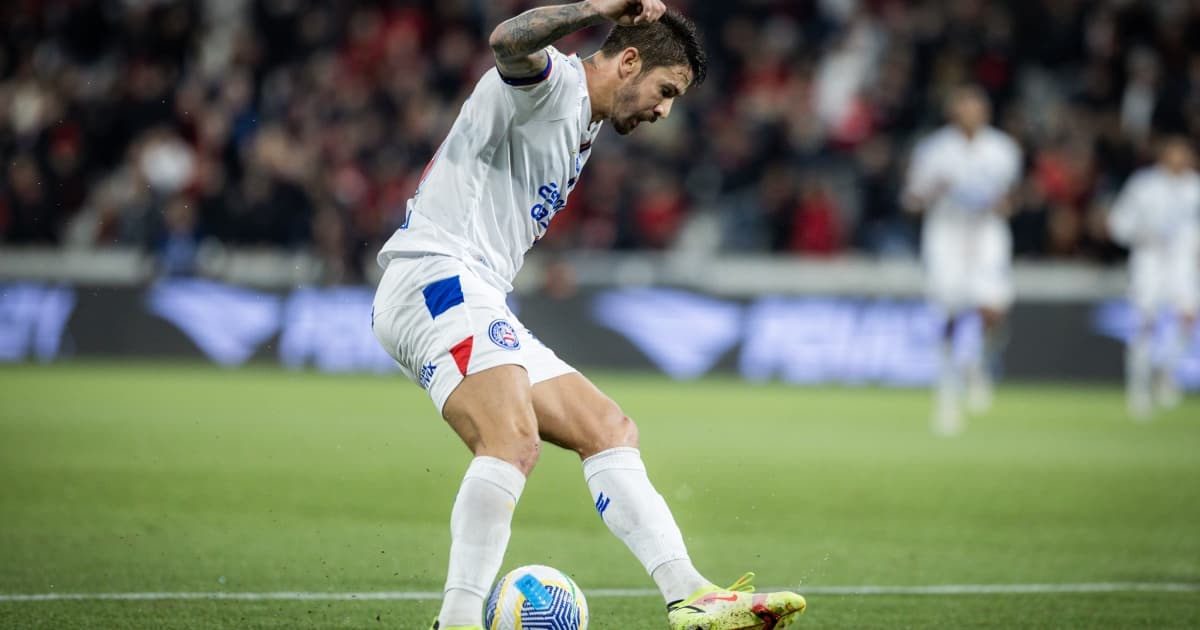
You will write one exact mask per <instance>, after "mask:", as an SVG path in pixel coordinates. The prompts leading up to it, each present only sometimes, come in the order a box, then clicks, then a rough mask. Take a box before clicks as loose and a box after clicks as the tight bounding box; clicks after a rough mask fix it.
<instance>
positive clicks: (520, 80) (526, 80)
mask: <svg viewBox="0 0 1200 630" xmlns="http://www.w3.org/2000/svg"><path fill="white" fill-rule="evenodd" d="M553 67H554V59H553V58H552V57H551V56H550V53H546V69H545V70H542V71H541V73H539V74H537V75H534V76H532V77H515V78H509V77H506V76H504V75H503V74H502V75H500V80H501V81H504V82H505V83H507V84H509V85H511V86H514V87H524V86H526V85H533V84H535V83H541V82H542V81H545V80H546V77H548V76H550V70H551V68H553Z"/></svg>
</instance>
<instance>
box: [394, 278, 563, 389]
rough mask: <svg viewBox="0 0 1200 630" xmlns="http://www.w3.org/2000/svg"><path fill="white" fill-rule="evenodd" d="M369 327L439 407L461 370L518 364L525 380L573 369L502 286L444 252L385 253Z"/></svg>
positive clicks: (537, 380)
mask: <svg viewBox="0 0 1200 630" xmlns="http://www.w3.org/2000/svg"><path fill="white" fill-rule="evenodd" d="M371 328H372V329H373V330H374V331H375V337H376V338H377V339H379V343H381V344H383V347H384V349H385V350H387V352H388V354H390V355H391V356H392V358H393V359H395V360H396V363H397V364H398V365H399V366H400V370H401V371H402V372H403V373H404V374H405V376H407V377H408V378H409V379H411V380H412V381H413V382H414V383H416V384H417V385H420V386H421V387H423V388H424V389H425V390H426V391H427V392H429V397H430V398H432V399H433V404H434V405H436V406H437V408H438V411H439V412H440V411H441V410H442V407H443V406H445V404H446V399H447V398H449V397H450V394H451V393H452V392H453V391H454V389H455V388H456V387H458V384H459V383H461V382H462V380H463V377H465V376H466V375H468V374H474V373H476V372H481V371H483V370H486V369H489V368H493V367H496V366H499V365H520V366H522V367H524V368H525V371H526V372H528V373H529V382H530V384H531V385H532V384H536V383H540V382H542V381H545V380H549V379H552V378H554V377H557V376H562V375H563V374H569V373H571V372H574V371H575V369H574V368H572V367H571V366H570V365H567V364H566V363H565V362H563V360H562V359H559V358H558V356H556V355H555V354H554V352H553V351H551V350H550V349H549V348H547V347H546V346H545V345H543V344H542V342H540V341H538V340H537V338H536V337H534V336H533V333H531V332H529V329H527V328H525V326H524V325H522V324H521V322H520V320H518V319H517V317H516V315H513V313H512V311H511V310H509V308H508V305H507V303H506V301H505V295H504V293H503V292H502V291H500V290H499V289H497V288H496V287H494V286H492V285H491V284H488V283H487V282H484V281H483V280H482V279H480V278H479V276H477V275H476V274H475V272H473V271H472V270H471V268H470V267H469V266H468V264H467V263H464V262H463V261H461V260H458V259H457V258H452V257H449V256H437V255H433V256H420V257H413V258H395V259H393V260H392V262H391V263H390V264H389V265H388V267H387V269H386V270H385V271H384V273H383V278H382V279H380V281H379V288H378V289H377V290H376V291H375V304H374V307H373V309H372V313H371Z"/></svg>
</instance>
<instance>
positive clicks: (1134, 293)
mask: <svg viewBox="0 0 1200 630" xmlns="http://www.w3.org/2000/svg"><path fill="white" fill-rule="evenodd" d="M1197 267H1200V261H1197V259H1196V257H1195V256H1194V255H1191V256H1189V255H1187V253H1186V252H1185V253H1183V254H1182V255H1181V254H1178V253H1172V252H1167V251H1163V250H1159V249H1138V250H1134V252H1133V253H1132V255H1131V256H1130V258H1129V280H1130V283H1129V299H1130V301H1131V302H1133V305H1134V306H1135V307H1136V308H1137V309H1138V310H1139V311H1141V312H1142V313H1154V312H1156V311H1158V310H1159V309H1163V308H1169V309H1172V310H1174V311H1176V312H1178V313H1188V314H1194V313H1196V308H1197V306H1198V302H1200V299H1198V298H1200V295H1197V294H1198V293H1200V287H1197V283H1200V273H1197Z"/></svg>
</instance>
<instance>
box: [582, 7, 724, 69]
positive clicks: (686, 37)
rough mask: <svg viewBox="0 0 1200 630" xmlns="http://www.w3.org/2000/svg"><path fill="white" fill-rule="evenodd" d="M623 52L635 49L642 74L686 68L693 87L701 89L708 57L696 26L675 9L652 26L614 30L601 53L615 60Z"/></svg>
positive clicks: (602, 47) (618, 26)
mask: <svg viewBox="0 0 1200 630" xmlns="http://www.w3.org/2000/svg"><path fill="white" fill-rule="evenodd" d="M626 48H636V49H637V51H638V54H640V55H641V56H642V72H645V71H647V70H650V69H653V68H658V67H660V66H682V65H687V66H690V67H691V68H692V85H700V84H701V83H702V82H703V81H704V75H706V74H707V73H708V55H707V54H705V53H704V48H703V47H702V46H701V45H700V36H699V35H698V34H697V33H696V25H695V24H693V23H692V21H691V20H689V19H687V18H686V17H683V15H682V14H680V13H679V12H678V11H676V10H674V9H667V12H666V13H664V14H663V16H662V17H660V18H658V21H657V22H654V23H652V24H645V25H638V26H620V25H617V26H614V27H613V29H612V30H611V31H609V33H608V37H607V38H605V40H604V45H603V46H601V47H600V52H601V53H603V54H604V56H605V57H615V56H616V55H618V54H620V52H621V51H622V50H625V49H626Z"/></svg>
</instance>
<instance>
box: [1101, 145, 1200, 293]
mask: <svg viewBox="0 0 1200 630" xmlns="http://www.w3.org/2000/svg"><path fill="white" fill-rule="evenodd" d="M1108 225H1109V231H1110V232H1111V233H1112V236H1113V238H1114V240H1116V241H1117V242H1119V243H1122V244H1124V245H1127V246H1129V247H1130V248H1131V249H1132V252H1131V255H1130V259H1129V267H1130V276H1131V277H1130V279H1131V286H1130V289H1131V293H1132V298H1133V302H1134V304H1135V305H1136V306H1137V307H1138V308H1139V309H1141V310H1143V311H1150V310H1154V309H1156V308H1158V307H1160V306H1164V305H1168V306H1172V307H1175V308H1178V309H1180V310H1183V311H1188V312H1194V311H1195V310H1196V308H1197V303H1198V301H1200V300H1198V298H1197V291H1198V287H1197V283H1200V175H1197V174H1196V173H1195V172H1194V171H1187V172H1186V173H1181V174H1179V175H1173V174H1171V173H1170V172H1169V171H1167V170H1166V169H1163V168H1161V167H1151V168H1145V169H1142V170H1140V171H1138V172H1137V173H1135V174H1134V175H1133V176H1132V177H1130V178H1129V181H1128V182H1126V184H1125V188H1124V189H1122V190H1121V194H1120V195H1119V196H1118V197H1117V201H1116V203H1115V204H1114V205H1113V211H1112V214H1110V215H1109V217H1108Z"/></svg>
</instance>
